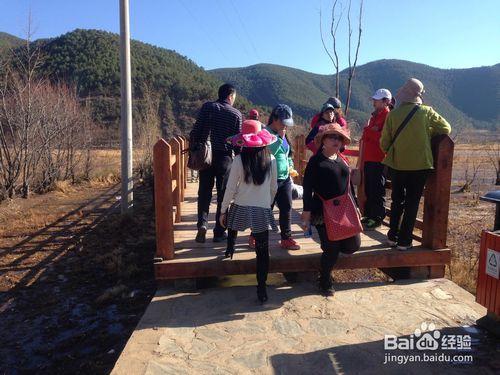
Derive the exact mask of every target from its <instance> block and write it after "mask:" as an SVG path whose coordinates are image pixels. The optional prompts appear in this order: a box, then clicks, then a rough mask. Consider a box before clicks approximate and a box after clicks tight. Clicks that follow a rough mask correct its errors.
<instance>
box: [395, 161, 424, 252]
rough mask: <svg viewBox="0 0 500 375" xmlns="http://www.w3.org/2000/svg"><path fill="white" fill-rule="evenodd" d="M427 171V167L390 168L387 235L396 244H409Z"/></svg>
mask: <svg viewBox="0 0 500 375" xmlns="http://www.w3.org/2000/svg"><path fill="white" fill-rule="evenodd" d="M429 173H430V170H429V169H425V170H420V171H398V170H396V169H391V182H392V194H391V199H392V203H391V220H390V228H389V232H388V233H387V236H388V237H389V239H390V240H392V241H396V242H397V243H398V245H401V246H408V245H410V244H411V241H412V233H413V227H414V226H415V220H416V219H417V212H418V205H419V203H420V198H421V197H422V193H423V191H424V186H425V181H427V176H428V175H429Z"/></svg>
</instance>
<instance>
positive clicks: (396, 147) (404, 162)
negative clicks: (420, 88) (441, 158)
mask: <svg viewBox="0 0 500 375" xmlns="http://www.w3.org/2000/svg"><path fill="white" fill-rule="evenodd" d="M414 106H415V104H411V103H403V104H401V106H399V107H398V108H396V109H394V110H393V111H391V112H390V113H389V114H388V115H387V118H386V119H385V125H384V128H383V130H382V136H381V138H380V148H381V149H382V150H383V151H384V152H385V153H386V156H385V158H384V160H383V161H382V163H383V164H385V165H387V166H389V167H391V168H394V169H396V170H400V171H417V170H422V169H433V168H434V166H433V165H434V160H433V158H432V150H431V138H432V137H434V136H435V135H438V134H449V133H450V131H451V126H450V124H449V123H448V121H446V120H445V119H444V118H443V117H441V116H440V115H439V114H438V113H437V112H436V111H434V110H433V109H432V108H431V107H429V106H426V105H420V108H419V109H418V110H417V112H415V114H414V115H413V117H412V118H411V119H410V121H409V122H408V124H406V126H405V128H404V129H403V130H402V131H401V133H400V134H399V136H398V138H397V139H396V141H395V142H394V143H393V145H392V146H391V147H390V148H389V145H390V143H391V140H392V139H393V137H394V135H395V133H396V131H397V129H398V128H399V126H400V125H401V123H402V122H403V120H404V119H405V118H406V116H407V115H408V113H410V111H411V110H412V109H413V107H414Z"/></svg>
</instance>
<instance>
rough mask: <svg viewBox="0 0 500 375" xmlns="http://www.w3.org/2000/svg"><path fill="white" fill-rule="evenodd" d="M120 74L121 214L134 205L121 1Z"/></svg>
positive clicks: (126, 32)
mask: <svg viewBox="0 0 500 375" xmlns="http://www.w3.org/2000/svg"><path fill="white" fill-rule="evenodd" d="M120 73H121V85H120V91H121V120H120V130H121V142H120V143H121V180H122V194H121V212H122V214H126V213H128V212H129V211H130V210H131V209H132V207H133V205H134V194H133V188H134V182H133V180H132V82H131V73H130V23H129V0H120Z"/></svg>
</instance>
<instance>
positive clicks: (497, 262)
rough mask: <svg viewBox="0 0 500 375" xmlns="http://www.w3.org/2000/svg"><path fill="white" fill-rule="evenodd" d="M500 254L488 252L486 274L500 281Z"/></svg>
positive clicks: (492, 251) (490, 250) (493, 251)
mask: <svg viewBox="0 0 500 375" xmlns="http://www.w3.org/2000/svg"><path fill="white" fill-rule="evenodd" d="M499 271H500V253H499V252H498V251H495V250H493V249H488V251H487V252H486V274H487V275H490V276H491V277H494V278H495V279H498V278H499V276H500V272H499Z"/></svg>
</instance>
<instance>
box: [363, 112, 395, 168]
mask: <svg viewBox="0 0 500 375" xmlns="http://www.w3.org/2000/svg"><path fill="white" fill-rule="evenodd" d="M388 114H389V108H387V107H386V108H384V109H383V110H381V111H380V112H373V113H372V116H371V117H370V120H369V121H368V125H366V126H365V128H364V129H363V136H362V137H361V140H362V141H363V155H362V157H363V161H374V162H379V163H380V162H381V161H382V160H383V159H384V157H385V154H384V152H383V151H382V150H381V149H380V136H381V135H382V129H383V128H384V123H385V118H386V117H387V115H388Z"/></svg>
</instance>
